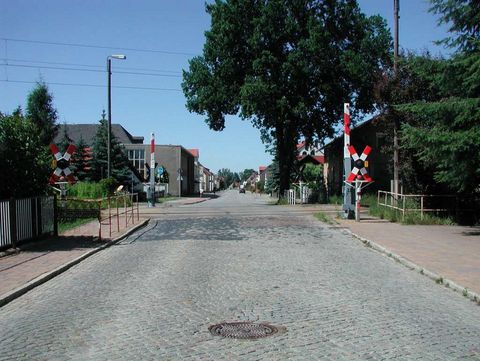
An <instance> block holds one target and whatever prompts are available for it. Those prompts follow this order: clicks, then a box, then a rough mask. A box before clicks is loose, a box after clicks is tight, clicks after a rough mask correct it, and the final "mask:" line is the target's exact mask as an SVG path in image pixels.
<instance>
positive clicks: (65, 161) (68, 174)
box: [50, 143, 77, 184]
mask: <svg viewBox="0 0 480 361" xmlns="http://www.w3.org/2000/svg"><path fill="white" fill-rule="evenodd" d="M76 149H77V148H76V147H75V145H73V144H70V145H69V146H68V148H67V151H66V152H65V154H64V155H62V154H61V153H60V152H59V151H58V148H57V146H56V145H55V144H53V143H52V144H50V150H51V152H52V154H53V156H54V158H55V162H56V168H55V170H54V171H53V174H52V175H51V177H50V184H54V183H55V182H58V181H59V179H60V177H61V176H62V174H64V175H65V178H67V180H68V183H70V184H73V183H75V182H76V181H77V180H76V179H75V177H74V176H73V173H72V171H71V170H70V168H69V166H70V158H71V157H72V154H73V153H74V152H75V150H76Z"/></svg>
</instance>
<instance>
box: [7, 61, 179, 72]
mask: <svg viewBox="0 0 480 361" xmlns="http://www.w3.org/2000/svg"><path fill="white" fill-rule="evenodd" d="M0 61H3V62H10V61H14V62H18V63H39V64H51V65H67V66H83V67H89V68H99V69H105V66H101V65H92V64H79V63H63V62H56V61H42V60H28V59H12V58H0ZM1 65H5V64H1ZM115 69H123V70H140V71H153V72H160V73H172V74H182V72H181V71H178V70H165V69H151V68H132V67H123V66H115Z"/></svg>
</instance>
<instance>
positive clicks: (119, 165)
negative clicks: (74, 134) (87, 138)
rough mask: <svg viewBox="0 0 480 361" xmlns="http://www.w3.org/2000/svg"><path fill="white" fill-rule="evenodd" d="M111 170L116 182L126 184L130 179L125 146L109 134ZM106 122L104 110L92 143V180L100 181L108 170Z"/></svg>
mask: <svg viewBox="0 0 480 361" xmlns="http://www.w3.org/2000/svg"><path fill="white" fill-rule="evenodd" d="M110 141H111V149H110V151H111V156H110V159H111V171H112V177H113V178H115V180H116V181H117V182H118V183H121V184H126V183H128V181H129V180H130V170H129V161H128V158H127V156H126V152H125V148H124V147H123V146H122V145H121V144H120V143H119V142H118V140H117V139H116V137H115V136H114V135H113V133H112V135H111V138H110ZM107 143H108V122H107V120H106V119H105V112H103V113H102V119H100V126H99V127H98V131H97V134H96V135H95V142H94V144H93V159H92V161H91V163H90V167H91V168H92V180H95V181H100V179H102V178H104V177H106V176H107V171H108V155H107Z"/></svg>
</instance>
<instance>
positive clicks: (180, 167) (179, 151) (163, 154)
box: [124, 144, 195, 196]
mask: <svg viewBox="0 0 480 361" xmlns="http://www.w3.org/2000/svg"><path fill="white" fill-rule="evenodd" d="M124 147H125V149H126V151H127V155H128V159H129V160H130V161H131V162H132V164H134V166H135V168H136V169H137V170H138V171H139V173H140V174H143V176H144V181H146V182H148V180H147V179H146V178H145V177H146V175H147V174H146V167H145V163H150V144H124ZM155 163H158V166H163V167H164V168H165V169H166V170H167V172H168V175H169V182H168V192H169V193H170V194H171V195H174V196H178V195H179V194H180V189H181V195H190V194H193V193H194V190H195V173H194V166H195V165H194V157H193V155H192V154H191V153H190V152H189V151H188V150H186V149H185V148H183V147H182V146H181V145H159V144H155Z"/></svg>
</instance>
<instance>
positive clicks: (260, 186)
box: [256, 181, 265, 193]
mask: <svg viewBox="0 0 480 361" xmlns="http://www.w3.org/2000/svg"><path fill="white" fill-rule="evenodd" d="M256 187H257V191H258V192H260V193H263V192H264V191H265V181H259V182H257V186H256Z"/></svg>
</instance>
